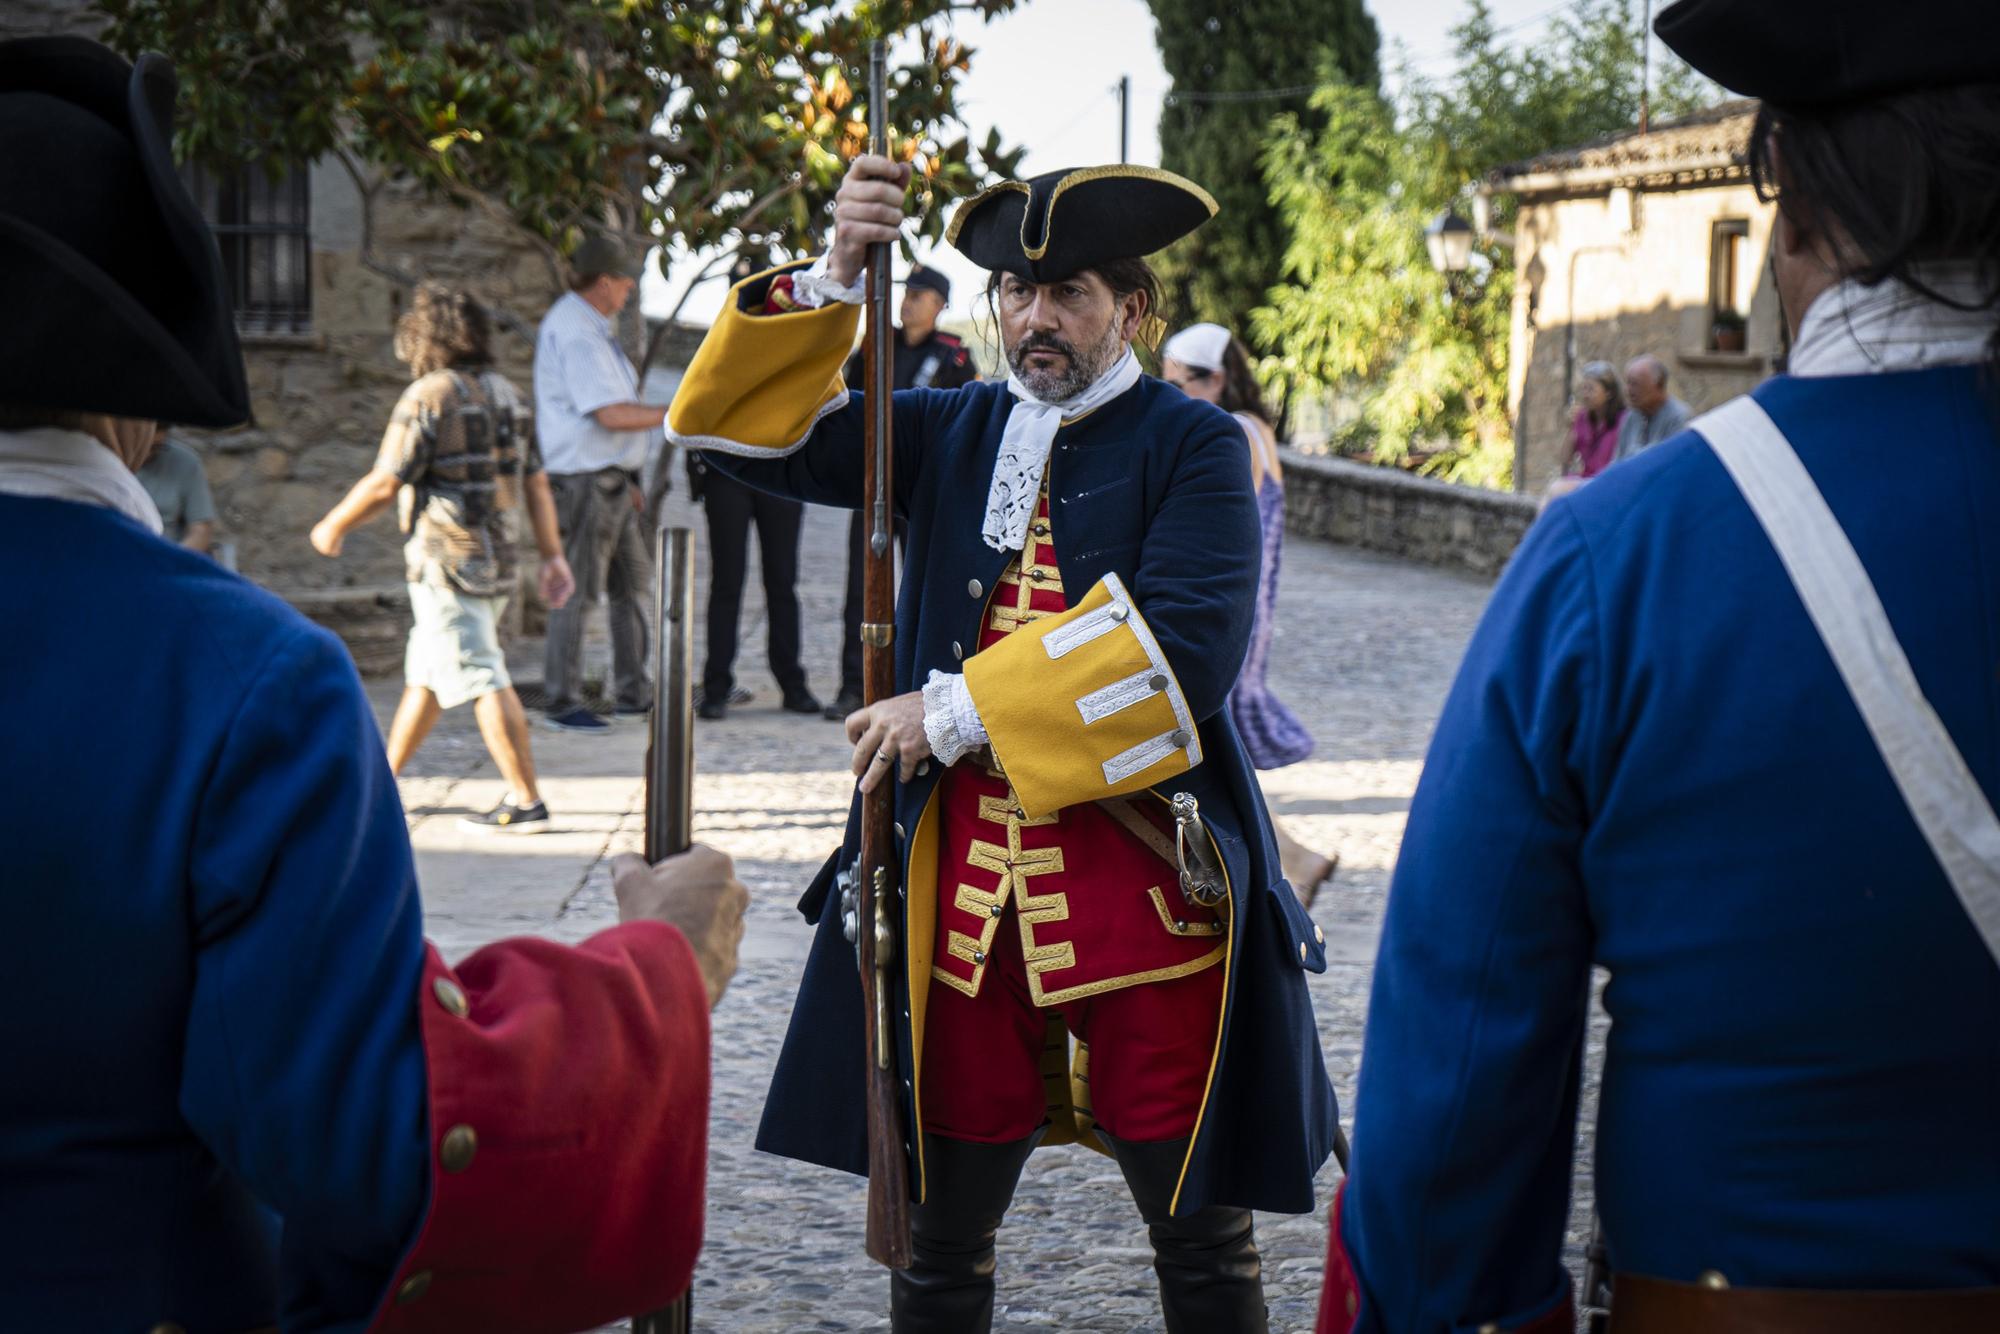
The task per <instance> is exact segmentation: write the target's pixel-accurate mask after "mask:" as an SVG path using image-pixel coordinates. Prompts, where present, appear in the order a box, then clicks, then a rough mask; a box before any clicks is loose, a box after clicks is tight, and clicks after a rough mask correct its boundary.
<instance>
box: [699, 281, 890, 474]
mask: <svg viewBox="0 0 2000 1334" xmlns="http://www.w3.org/2000/svg"><path fill="white" fill-rule="evenodd" d="M794 268H797V269H799V271H801V272H802V271H803V266H787V267H786V268H784V269H773V270H771V271H770V272H768V273H760V274H758V275H757V276H755V277H753V278H746V279H744V280H743V281H742V282H740V283H738V284H737V285H736V287H735V288H734V289H733V290H732V291H731V293H730V296H729V300H728V301H726V302H724V303H723V307H722V312H721V313H720V314H719V315H717V316H716V319H715V326H714V327H713V328H711V329H710V330H709V331H708V336H707V337H706V338H704V339H702V342H701V348H700V350H698V351H697V352H696V353H695V355H694V362H693V364H691V365H690V366H689V367H688V369H687V375H686V376H685V377H684V378H683V379H682V380H681V383H680V387H679V388H678V389H676V390H675V391H674V402H673V406H672V407H671V408H669V409H668V411H667V432H668V434H669V435H671V436H672V437H673V438H674V439H675V440H676V441H678V442H679V443H681V444H683V445H685V446H687V447H688V448H690V449H713V450H720V451H721V452H723V453H728V454H743V455H747V456H749V457H752V458H768V457H771V456H773V455H781V454H789V453H791V452H792V451H794V450H796V449H798V448H799V447H800V446H802V445H804V444H805V442H806V438H807V437H808V436H810V435H811V434H812V430H813V427H814V426H816V425H817V424H818V423H819V419H820V418H822V417H824V416H826V415H827V414H828V413H829V412H834V411H836V410H838V409H839V408H841V407H842V406H844V405H845V404H846V402H847V386H846V384H845V383H844V382H843V381H842V379H841V373H840V372H841V366H842V364H843V363H844V362H846V360H847V355H848V353H849V351H851V350H852V348H853V346H854V330H855V326H856V324H857V323H858V321H859V319H860V307H858V306H850V305H847V304H845V303H842V302H835V303H833V304H830V305H826V306H822V307H821V308H820V309H818V310H799V311H790V312H786V313H784V314H777V315H767V314H763V313H761V312H762V308H763V304H764V292H765V291H766V289H767V288H768V287H769V286H770V282H771V279H773V278H774V277H776V276H778V275H779V274H780V273H789V272H792V271H793V269H794ZM746 297H748V298H750V300H751V304H752V305H754V306H755V307H756V308H757V312H756V313H753V312H751V311H746V310H744V309H743V304H744V302H745V300H746Z"/></svg>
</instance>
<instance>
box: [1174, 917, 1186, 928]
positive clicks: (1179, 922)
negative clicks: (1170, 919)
mask: <svg viewBox="0 0 2000 1334" xmlns="http://www.w3.org/2000/svg"><path fill="white" fill-rule="evenodd" d="M1174 930H1176V931H1185V930H1187V919H1186V918H1185V917H1183V918H1179V919H1177V920H1176V921H1175V922H1174Z"/></svg>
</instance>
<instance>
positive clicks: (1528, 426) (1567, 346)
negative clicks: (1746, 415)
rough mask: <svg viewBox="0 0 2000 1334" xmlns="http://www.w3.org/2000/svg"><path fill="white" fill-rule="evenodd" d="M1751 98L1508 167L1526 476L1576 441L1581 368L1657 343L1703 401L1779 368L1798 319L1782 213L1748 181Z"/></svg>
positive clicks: (1674, 382) (1503, 178)
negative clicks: (1788, 326) (1775, 255)
mask: <svg viewBox="0 0 2000 1334" xmlns="http://www.w3.org/2000/svg"><path fill="white" fill-rule="evenodd" d="M1755 115H1756V104H1755V103H1751V102H1730V103H1725V104H1723V105H1721V106H1719V107H1716V108H1713V109H1712V110H1709V111H1706V112H1703V113H1701V114H1699V115H1696V116H1692V117H1689V118H1687V119H1684V120H1680V121H1674V122H1663V123H1659V124H1656V125H1655V126H1654V127H1653V129H1652V132H1651V133H1648V134H1639V133H1636V132H1635V133H1630V134H1622V135H1618V136H1615V137H1613V138H1609V139H1605V140H1601V141H1599V142H1597V143H1594V144H1589V145H1586V146H1584V147H1581V148H1574V149H1566V150H1562V151H1559V152H1553V153H1548V154H1545V155H1543V156H1541V157H1538V158H1535V159H1533V160H1531V161H1528V162H1523V163H1519V164H1516V165H1513V166H1509V167H1503V168H1501V169H1500V170H1499V171H1496V172H1495V173H1494V174H1493V176H1492V177H1491V178H1490V179H1489V180H1488V181H1487V182H1486V184H1485V185H1484V186H1483V187H1482V189H1481V196H1482V201H1490V200H1491V199H1492V198H1493V196H1496V195H1512V196H1514V197H1515V198H1516V199H1518V201H1519V203H1520V210H1519V214H1518V216H1517V219H1516V222H1515V228H1514V264H1515V276H1516V279H1517V281H1516V285H1515V292H1514V311H1513V335H1512V346H1511V348H1510V358H1509V365H1510V367H1511V370H1510V384H1509V408H1510V411H1511V415H1512V417H1513V420H1514V424H1515V427H1514V431H1515V485H1516V487H1517V489H1520V490H1525V491H1539V490H1541V489H1542V488H1543V487H1545V486H1546V485H1547V484H1548V483H1549V481H1550V480H1552V479H1553V478H1554V477H1556V476H1557V475H1558V474H1559V473H1560V472H1561V471H1562V467H1563V463H1564V460H1565V457H1566V455H1567V453H1568V450H1569V442H1570V434H1569V433H1570V419H1571V414H1572V411H1573V405H1574V403H1575V394H1576V385H1577V380H1578V378H1579V375H1580V372H1581V369H1582V367H1583V366H1584V365H1586V364H1587V363H1589V362H1591V361H1600V360H1601V361H1609V362H1611V363H1612V364H1613V365H1616V366H1619V367H1621V368H1622V367H1623V365H1624V363H1625V362H1626V361H1628V360H1629V359H1631V358H1632V357H1635V356H1638V355H1639V354H1640V353H1645V352H1650V353H1652V354H1654V355H1655V356H1658V357H1659V358H1660V359H1661V360H1662V361H1664V362H1665V363H1666V364H1667V367H1668V370H1669V374H1670V380H1669V385H1668V387H1669V389H1670V390H1671V391H1672V392H1673V393H1675V394H1678V395H1679V396H1680V397H1681V398H1683V399H1686V400H1687V401H1688V402H1689V403H1690V404H1692V405H1693V406H1694V407H1696V408H1697V409H1699V408H1705V407H1711V406H1713V405H1715V404H1718V403H1721V402H1723V401H1724V400H1726V399H1729V398H1732V397H1734V396H1736V395H1738V394H1740V393H1743V392H1744V391H1745V390H1748V389H1750V388H1751V387H1753V386H1754V385H1756V384H1757V383H1758V382H1759V381H1761V380H1762V379H1764V378H1765V377H1766V376H1767V375H1769V374H1771V373H1772V372H1773V371H1774V370H1776V369H1777V368H1778V366H1779V365H1780V363H1781V359H1782V357H1783V354H1784V351H1785V348H1784V337H1785V334H1784V321H1783V319H1782V318H1781V315H1780V311H1779V305H1778V296H1777V291H1776V289H1775V288H1774V287H1773V285H1772V282H1771V278H1770V271H1769V266H1768V264H1767V263H1766V261H1767V259H1768V256H1769V251H1770V244H1771V226H1772V220H1773V217H1774V213H1775V210H1774V208H1773V206H1772V205H1770V204H1766V203H1764V202H1762V201H1761V200H1759V199H1758V198H1757V193H1756V191H1755V189H1754V188H1753V187H1752V186H1751V184H1750V173H1749V169H1748V167H1747V165H1746V152H1747V148H1748V144H1749V138H1750V127H1751V123H1752V121H1753V120H1754V118H1755Z"/></svg>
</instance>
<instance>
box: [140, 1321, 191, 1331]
mask: <svg viewBox="0 0 2000 1334" xmlns="http://www.w3.org/2000/svg"><path fill="white" fill-rule="evenodd" d="M146 1334H187V1330H185V1329H183V1328H182V1327H181V1326H179V1325H176V1324H175V1323H174V1322H173V1321H171V1320H168V1321H165V1322H163V1323H161V1324H158V1325H155V1326H153V1327H152V1329H150V1330H148V1331H147V1332H146Z"/></svg>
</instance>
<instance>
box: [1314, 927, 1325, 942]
mask: <svg viewBox="0 0 2000 1334" xmlns="http://www.w3.org/2000/svg"><path fill="white" fill-rule="evenodd" d="M1313 939H1314V940H1317V941H1318V942H1319V943H1320V944H1322V945H1324V944H1326V932H1324V931H1322V930H1320V929H1319V928H1318V927H1314V928H1313Z"/></svg>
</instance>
